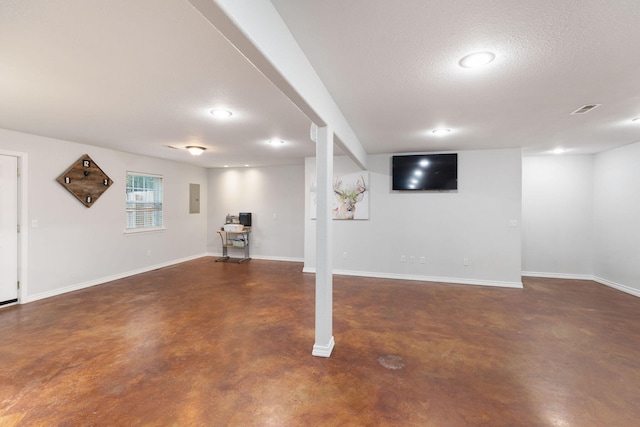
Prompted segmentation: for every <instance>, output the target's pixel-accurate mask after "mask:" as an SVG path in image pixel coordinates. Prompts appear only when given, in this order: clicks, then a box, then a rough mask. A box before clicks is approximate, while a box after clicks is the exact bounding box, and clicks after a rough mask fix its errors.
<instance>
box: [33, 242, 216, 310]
mask: <svg viewBox="0 0 640 427" xmlns="http://www.w3.org/2000/svg"><path fill="white" fill-rule="evenodd" d="M204 256H206V254H200V255H194V256H190V257H185V258H180V259H176V260H172V261H167V262H163V263H160V264H155V265H150V266H148V267H143V268H139V269H137V270H132V271H127V272H125V273H119V274H114V275H113V276H107V277H102V278H99V279H94V280H89V281H88V282H83V283H78V284H75V285H71V286H66V287H64V288H59V289H54V290H52V291H47V292H42V293H39V294H36V295H31V296H29V297H26V298H25V299H24V300H23V301H21V303H22V304H26V303H28V302H34V301H38V300H41V299H44V298H49V297H54V296H57V295H62V294H66V293H67V292H73V291H78V290H80V289H85V288H90V287H92V286H96V285H102V284H104V283H107V282H112V281H114V280H119V279H124V278H125V277H129V276H134V275H136V274H140V273H146V272H149V271H152V270H157V269H158V268H163V267H169V266H171V265H175V264H180V263H182V262H186V261H192V260H194V259H198V258H202V257H204Z"/></svg>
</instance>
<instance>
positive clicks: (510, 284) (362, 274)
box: [302, 267, 522, 288]
mask: <svg viewBox="0 0 640 427" xmlns="http://www.w3.org/2000/svg"><path fill="white" fill-rule="evenodd" d="M302 272H303V273H315V272H316V269H315V267H304V268H303V269H302ZM333 274H337V275H341V276H356V277H373V278H377V279H395V280H413V281H419V282H439V283H452V284H456V285H476V286H497V287H501V288H522V282H504V281H499V280H481V279H462V278H457V277H434V276H417V275H412V274H398V273H377V272H371V271H352V270H333Z"/></svg>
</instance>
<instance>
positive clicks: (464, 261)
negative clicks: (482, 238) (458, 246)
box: [462, 258, 469, 267]
mask: <svg viewBox="0 0 640 427" xmlns="http://www.w3.org/2000/svg"><path fill="white" fill-rule="evenodd" d="M462 264H463V265H464V266H465V267H467V266H469V258H465V259H463V260H462Z"/></svg>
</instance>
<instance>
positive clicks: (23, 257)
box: [0, 149, 29, 307]
mask: <svg viewBox="0 0 640 427" xmlns="http://www.w3.org/2000/svg"><path fill="white" fill-rule="evenodd" d="M0 154H2V155H5V156H14V157H17V158H18V169H19V170H20V176H19V177H18V222H19V224H20V233H19V234H18V247H19V248H20V250H19V252H18V281H19V282H20V288H19V289H18V304H22V303H23V301H24V300H25V299H26V296H27V286H28V284H29V281H28V280H27V277H28V271H29V269H28V268H27V267H28V266H27V264H28V261H29V257H28V255H29V251H28V250H27V249H28V248H27V246H28V242H29V215H28V202H29V191H28V187H29V162H28V158H29V155H28V153H26V152H24V151H12V150H3V149H0ZM8 305H9V304H7V305H5V306H4V307H7V306H8Z"/></svg>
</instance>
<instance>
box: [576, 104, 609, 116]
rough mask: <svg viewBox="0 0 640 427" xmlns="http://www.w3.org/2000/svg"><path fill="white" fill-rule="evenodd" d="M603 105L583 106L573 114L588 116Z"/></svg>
mask: <svg viewBox="0 0 640 427" xmlns="http://www.w3.org/2000/svg"><path fill="white" fill-rule="evenodd" d="M601 105H602V104H587V105H583V106H582V107H580V108H578V109H577V110H576V111H574V112H573V113H571V114H586V113H588V112H589V111H591V110H593V109H594V108H596V107H599V106H601Z"/></svg>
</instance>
